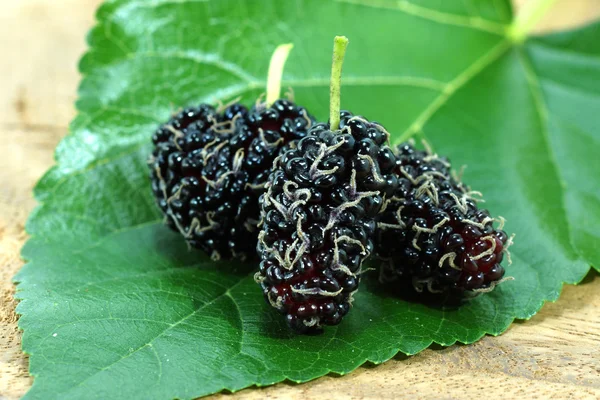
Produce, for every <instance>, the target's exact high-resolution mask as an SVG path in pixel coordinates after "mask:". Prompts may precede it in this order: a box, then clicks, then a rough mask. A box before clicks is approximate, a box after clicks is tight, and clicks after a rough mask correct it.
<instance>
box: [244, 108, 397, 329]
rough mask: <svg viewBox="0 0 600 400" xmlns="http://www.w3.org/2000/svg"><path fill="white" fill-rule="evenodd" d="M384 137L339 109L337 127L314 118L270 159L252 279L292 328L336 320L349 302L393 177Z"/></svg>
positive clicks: (392, 160)
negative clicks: (292, 144)
mask: <svg viewBox="0 0 600 400" xmlns="http://www.w3.org/2000/svg"><path fill="white" fill-rule="evenodd" d="M387 140H388V134H387V132H386V131H385V129H384V128H383V127H381V126H380V125H379V124H377V123H374V122H369V121H367V120H365V119H364V118H362V117H354V116H353V115H352V114H351V113H349V112H346V111H344V112H342V113H341V122H340V129H339V130H337V131H331V130H330V129H329V125H328V124H317V125H315V126H314V127H313V128H312V129H310V131H309V134H308V136H306V137H305V138H303V139H301V140H300V141H298V144H297V146H296V148H292V149H289V150H287V151H285V152H283V153H282V154H281V156H280V157H279V158H277V160H276V161H275V164H274V169H273V172H272V173H271V175H270V177H269V180H268V183H267V186H266V187H267V190H266V192H265V193H264V194H263V195H262V197H261V201H260V202H261V204H262V212H261V217H262V231H261V233H260V234H259V242H258V247H257V250H258V253H259V255H260V259H261V263H260V267H259V272H257V274H256V275H255V279H256V281H257V282H258V283H259V284H260V286H261V288H262V290H263V294H264V296H265V299H266V300H267V302H268V303H269V304H271V305H272V306H273V307H274V308H276V309H277V310H279V311H280V312H281V313H282V314H284V315H285V319H286V321H287V323H288V325H289V326H290V327H291V328H292V329H293V330H295V331H297V332H310V331H315V330H318V329H319V328H320V327H321V326H323V325H336V324H339V323H340V322H341V320H342V319H343V318H344V316H345V315H346V314H347V313H348V311H349V310H350V305H351V303H352V295H353V293H354V292H356V290H357V289H358V285H359V281H360V272H361V266H362V263H363V261H364V260H365V258H366V257H367V256H368V255H369V254H370V253H371V252H372V251H373V241H372V239H373V235H374V232H375V226H376V225H375V217H376V216H377V214H378V213H379V212H380V210H381V207H382V206H383V201H384V198H383V196H384V193H386V192H393V191H395V187H394V185H395V184H396V182H397V180H394V179H393V174H394V172H393V169H394V167H395V165H396V162H395V156H394V154H393V153H392V152H391V151H390V149H389V148H388V147H387V145H386V144H385V142H386V141H387ZM379 160H382V162H381V164H380V162H379ZM389 182H392V183H391V185H390V183H389Z"/></svg>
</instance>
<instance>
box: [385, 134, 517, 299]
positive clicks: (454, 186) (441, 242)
mask: <svg viewBox="0 0 600 400" xmlns="http://www.w3.org/2000/svg"><path fill="white" fill-rule="evenodd" d="M396 157H397V161H396V168H395V173H396V175H397V176H398V187H397V189H396V191H395V192H394V193H393V195H392V196H391V197H389V198H388V199H387V200H386V207H385V211H384V212H383V213H382V214H381V215H380V216H379V218H378V223H377V233H376V240H375V242H376V248H375V255H376V256H377V257H379V258H380V259H382V260H383V261H384V263H383V266H382V270H381V277H382V279H383V280H386V281H389V280H394V281H400V282H403V283H406V282H410V283H411V284H412V286H413V287H414V289H415V290H416V291H417V292H422V291H423V290H424V289H426V290H427V291H429V292H431V293H442V292H444V293H456V292H465V291H470V292H473V293H478V292H485V291H490V290H492V289H493V288H494V286H495V285H496V284H497V283H498V282H499V281H500V280H501V279H502V277H503V276H504V268H503V267H502V266H501V265H500V263H501V262H502V259H503V257H504V254H508V253H507V249H508V246H509V245H510V243H511V240H510V239H509V238H508V236H507V235H506V233H505V232H504V231H503V230H502V225H503V220H502V219H500V228H499V229H495V228H494V227H493V223H494V221H495V220H494V218H492V217H491V216H490V214H489V212H488V211H487V210H480V209H478V207H477V200H476V198H477V197H478V196H479V195H480V193H479V192H474V191H470V189H469V188H468V187H466V186H465V185H464V184H463V183H462V182H460V180H458V179H457V178H455V177H452V175H451V172H450V164H449V162H448V160H447V159H445V158H440V157H438V156H437V155H436V154H432V153H431V151H420V150H417V149H415V148H414V146H413V145H412V144H411V143H405V144H402V145H400V146H398V148H397V149H396Z"/></svg>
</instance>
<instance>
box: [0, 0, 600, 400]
mask: <svg viewBox="0 0 600 400" xmlns="http://www.w3.org/2000/svg"><path fill="white" fill-rule="evenodd" d="M526 1H527V0H517V1H516V2H515V3H517V5H518V6H519V5H522V4H523V3H525V2H526ZM99 2H100V1H99V0H61V1H52V0H29V1H26V2H25V1H15V0H13V1H11V2H4V3H3V4H2V7H3V11H2V13H1V14H0V48H2V49H3V56H4V57H3V59H2V61H1V62H0V93H2V96H0V143H1V145H0V146H1V147H0V399H7V400H8V399H16V398H19V397H20V396H22V395H23V394H24V393H25V392H26V391H27V389H28V388H29V387H30V385H31V383H32V378H31V377H30V376H29V375H28V374H27V363H28V361H27V357H26V356H24V355H23V354H22V353H21V349H20V332H19V331H18V329H17V326H16V321H17V316H16V315H15V313H14V307H15V305H16V302H15V301H14V299H13V294H14V285H13V284H12V282H11V278H12V276H13V275H14V274H15V272H16V271H17V270H18V269H19V268H20V267H21V266H22V261H21V259H20V257H19V250H20V248H21V246H22V244H23V242H24V241H25V239H26V235H25V233H24V224H25V220H26V217H27V215H28V214H29V212H30V211H31V210H32V209H33V207H34V206H35V202H34V200H33V198H32V196H31V190H32V188H33V185H34V183H35V182H36V181H37V179H39V178H40V176H41V175H42V174H43V173H44V172H45V171H46V170H47V169H48V168H49V167H50V166H51V165H52V163H53V158H52V153H53V149H54V147H55V146H56V144H57V143H58V141H59V140H60V138H61V137H63V136H64V135H65V134H66V133H67V131H68V129H67V127H68V123H69V121H70V120H71V119H72V118H73V116H74V114H75V110H74V108H73V104H74V101H75V98H76V88H77V84H78V81H79V79H80V76H79V74H78V72H77V68H76V65H77V61H78V59H79V57H80V56H81V54H83V52H84V51H85V42H84V37H85V34H86V32H87V31H88V30H89V28H90V27H91V26H92V24H93V13H94V10H95V8H96V7H97V6H98V4H99ZM6 3H8V4H6ZM598 16H600V0H562V1H559V2H558V4H557V5H556V6H555V8H554V9H553V10H552V11H551V12H550V14H549V15H548V16H547V17H546V18H545V19H544V20H543V21H542V22H541V24H540V25H539V29H541V30H544V29H557V28H563V27H572V26H575V25H576V24H579V23H581V22H582V21H584V20H589V19H593V18H595V17H598ZM214 397H215V398H219V399H230V398H244V399H259V398H260V399H263V398H268V399H279V398H281V399H287V398H292V399H301V398H307V399H312V398H340V399H351V398H352V399H375V398H377V399H387V398H390V399H392V398H393V399H396V398H423V399H440V398H447V399H450V398H452V399H454V398H457V399H458V398H479V397H489V398H507V399H509V398H518V397H526V398H539V399H550V398H552V399H554V398H556V399H558V398H561V399H562V398H576V399H598V398H600V277H599V276H598V274H596V273H591V274H590V275H589V276H588V278H587V279H586V281H585V282H584V283H583V284H582V285H581V286H580V287H572V286H569V287H566V288H565V289H564V293H563V295H562V297H561V299H560V300H559V301H558V302H557V303H555V304H547V305H545V306H544V308H543V309H542V311H541V312H540V313H539V314H538V315H536V316H535V317H533V318H532V319H531V320H530V321H527V322H517V323H515V324H513V326H512V327H511V328H510V329H509V330H508V332H506V333H505V334H504V335H502V336H500V337H486V338H484V339H483V340H481V341H480V342H478V343H476V344H473V345H470V346H460V345H458V346H452V347H450V348H431V349H428V350H426V351H424V352H422V353H420V354H418V355H416V356H413V357H404V356H398V357H396V358H395V359H393V360H391V361H389V362H387V363H385V364H383V365H379V366H374V365H366V366H363V367H361V368H359V369H357V370H356V371H354V372H353V373H350V374H348V375H346V376H343V377H337V376H326V377H324V378H320V379H317V380H315V381H313V382H310V383H307V384H303V385H295V384H288V383H282V384H278V385H275V386H271V387H268V388H262V389H256V388H253V389H247V390H243V391H241V392H238V393H237V394H235V395H230V394H220V395H216V396H214Z"/></svg>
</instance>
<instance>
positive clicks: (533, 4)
mask: <svg viewBox="0 0 600 400" xmlns="http://www.w3.org/2000/svg"><path fill="white" fill-rule="evenodd" d="M555 1H556V0H529V1H528V2H527V3H525V5H524V6H523V9H522V10H521V11H520V12H519V15H517V17H516V18H515V20H514V21H513V23H512V24H511V26H510V28H509V31H508V36H509V37H510V38H511V39H512V41H513V42H515V43H521V42H522V41H523V40H525V38H526V37H527V35H528V34H529V32H530V31H531V29H532V28H533V27H534V26H535V24H536V23H537V22H538V21H539V20H540V19H541V18H542V17H543V16H544V15H545V14H546V12H547V11H548V10H549V9H550V7H552V5H553V4H554V2H555Z"/></svg>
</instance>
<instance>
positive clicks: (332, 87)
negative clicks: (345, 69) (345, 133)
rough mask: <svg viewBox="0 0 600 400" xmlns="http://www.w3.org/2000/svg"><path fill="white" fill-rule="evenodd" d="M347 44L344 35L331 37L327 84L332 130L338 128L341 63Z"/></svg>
mask: <svg viewBox="0 0 600 400" xmlns="http://www.w3.org/2000/svg"><path fill="white" fill-rule="evenodd" d="M347 46H348V38H347V37H346V36H336V37H335V38H334V39H333V61H332V65H331V82H330V84H329V124H330V127H329V129H331V130H332V131H335V130H338V129H339V128H340V94H341V86H342V83H341V79H342V64H343V63H344V55H345V54H346V47H347Z"/></svg>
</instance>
